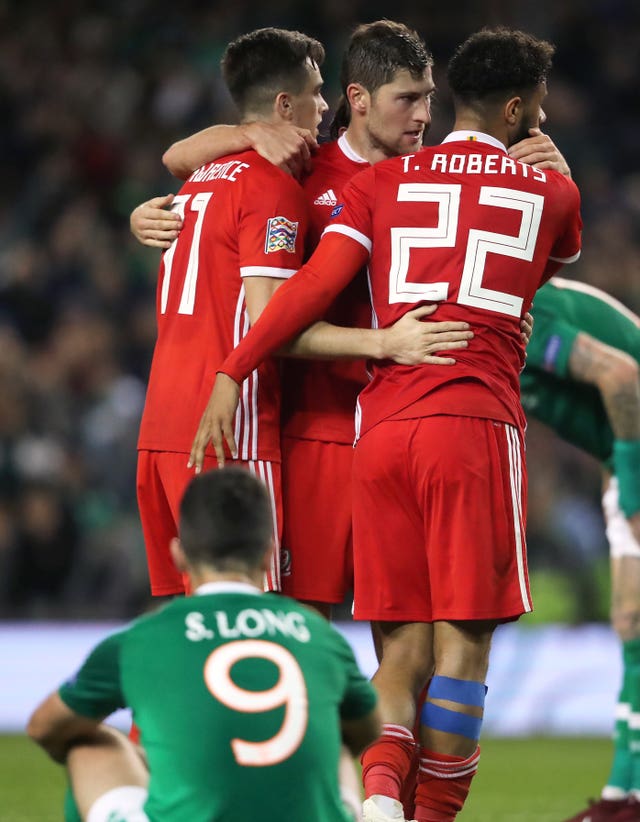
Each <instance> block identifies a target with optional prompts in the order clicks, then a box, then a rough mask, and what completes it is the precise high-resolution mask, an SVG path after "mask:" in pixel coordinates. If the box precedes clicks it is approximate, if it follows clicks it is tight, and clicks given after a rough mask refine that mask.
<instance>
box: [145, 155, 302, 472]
mask: <svg viewBox="0 0 640 822" xmlns="http://www.w3.org/2000/svg"><path fill="white" fill-rule="evenodd" d="M173 208H174V210H177V211H178V212H179V213H180V215H181V216H182V217H183V220H184V228H183V229H182V231H181V232H180V235H179V237H178V239H177V240H176V241H175V242H174V243H173V245H172V246H171V248H169V249H168V250H167V251H166V252H165V253H164V254H163V257H162V261H161V263H160V270H159V275H158V290H157V303H156V314H157V321H158V339H157V342H156V347H155V351H154V354H153V361H152V365H151V373H150V376H149V385H148V389H147V399H146V404H145V409H144V414H143V417H142V424H141V428H140V437H139V441H138V447H139V448H141V449H145V450H153V451H178V452H184V453H189V451H190V449H191V444H192V442H193V438H194V436H195V433H196V430H197V427H198V423H199V421H200V417H201V415H202V412H203V411H204V409H205V406H206V404H207V401H208V399H209V395H210V393H211V389H212V387H213V381H214V377H215V373H216V370H217V369H218V368H219V366H220V364H221V363H222V362H223V360H224V358H225V357H226V356H227V355H228V354H229V352H230V351H232V350H233V348H234V346H235V345H237V344H238V343H239V341H240V340H241V339H242V338H243V337H244V336H245V334H246V333H247V331H248V329H249V316H248V313H247V311H246V305H245V289H244V285H243V279H244V278H245V277H252V276H261V277H275V278H288V277H290V276H291V275H292V274H294V273H295V272H296V271H297V270H298V268H300V266H301V264H302V261H303V258H304V240H305V233H306V231H307V227H308V208H307V205H306V198H305V197H304V195H303V192H302V189H301V188H300V186H299V185H298V184H297V183H296V182H295V180H293V178H291V177H290V176H288V175H287V174H285V173H284V172H283V171H281V170H280V169H278V168H276V167H275V166H273V165H272V164H271V163H269V162H268V161H266V160H264V159H263V158H262V157H260V156H258V154H256V153H255V152H253V151H251V152H244V153H242V154H235V155H229V156H227V157H223V158H221V159H219V160H217V161H216V162H214V163H208V164H207V165H204V166H202V168H200V169H198V170H197V171H195V172H194V173H193V174H192V175H191V177H190V178H189V179H188V180H187V181H186V183H185V184H184V185H183V187H182V188H181V189H180V192H179V193H178V195H177V196H176V197H175V200H174V204H173ZM279 430H280V379H279V373H278V367H277V364H276V362H275V361H271V360H268V361H266V362H265V363H264V364H263V365H261V366H260V367H259V368H258V369H257V370H256V371H254V372H253V373H251V374H250V375H249V377H248V379H247V380H246V381H245V382H244V384H243V386H242V391H241V402H240V407H239V409H238V415H237V417H236V437H237V442H238V458H239V459H242V460H279V458H280V446H279V439H280V438H279ZM207 453H212V454H213V453H214V452H213V450H211V451H208V452H207Z"/></svg>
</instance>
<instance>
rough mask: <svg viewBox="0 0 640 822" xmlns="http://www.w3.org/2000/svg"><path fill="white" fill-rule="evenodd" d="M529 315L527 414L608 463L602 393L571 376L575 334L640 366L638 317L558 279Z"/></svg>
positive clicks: (523, 381)
mask: <svg viewBox="0 0 640 822" xmlns="http://www.w3.org/2000/svg"><path fill="white" fill-rule="evenodd" d="M531 313H532V314H533V316H534V319H535V323H534V326H533V335H532V337H531V342H530V343H529V346H528V348H527V360H526V365H525V368H524V371H523V372H522V374H521V378H520V387H521V392H522V405H523V407H524V410H525V412H526V413H527V414H528V415H531V416H532V417H536V418H537V419H539V420H540V421H541V422H543V423H545V424H546V425H548V426H550V427H551V428H553V429H554V431H556V432H557V433H558V434H559V435H560V436H561V437H562V438H563V439H565V440H567V441H568V442H570V443H572V444H573V445H576V446H578V447H579V448H582V449H583V450H585V451H587V453H589V454H591V455H592V456H594V457H596V458H597V459H599V460H601V461H602V462H608V460H609V459H610V457H611V451H612V446H613V432H612V430H611V426H610V424H609V420H608V418H607V413H606V411H605V408H604V405H603V404H602V399H601V396H600V392H599V391H598V390H597V388H595V387H594V386H591V385H587V384H585V383H581V382H577V381H576V380H573V379H572V378H571V377H570V376H569V374H568V365H569V355H570V353H571V348H572V346H573V343H574V340H575V338H576V335H577V334H578V333H579V332H585V333H587V334H589V335H591V336H592V337H595V338H596V339H598V340H601V341H602V342H604V343H606V344H607V345H610V346H612V347H613V348H618V349H620V350H622V351H626V352H627V353H628V354H630V355H631V356H632V357H634V358H635V359H636V360H637V361H638V362H640V319H639V318H638V317H636V315H635V314H633V313H632V312H631V311H629V310H628V309H627V308H626V307H625V306H624V305H622V303H620V302H618V301H617V300H615V299H614V298H613V297H610V296H609V295H608V294H605V292H604V291H600V290H599V289H597V288H593V287H592V286H588V285H584V284H582V283H578V282H574V281H572V280H564V279H561V278H559V277H553V278H552V279H551V280H550V281H549V282H548V283H547V284H546V285H544V286H543V287H542V288H541V289H540V290H539V291H538V292H537V293H536V296H535V298H534V301H533V308H532V312H531Z"/></svg>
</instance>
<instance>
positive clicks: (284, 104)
mask: <svg viewBox="0 0 640 822" xmlns="http://www.w3.org/2000/svg"><path fill="white" fill-rule="evenodd" d="M273 108H274V111H275V113H276V115H277V116H278V118H279V119H280V120H284V121H285V122H287V123H288V122H290V121H291V120H292V118H293V103H292V100H291V95H290V94H289V93H288V92H286V91H281V92H280V93H279V94H278V96H277V97H276V99H275V102H274V104H273Z"/></svg>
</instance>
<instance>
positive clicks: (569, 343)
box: [526, 301, 580, 377]
mask: <svg viewBox="0 0 640 822" xmlns="http://www.w3.org/2000/svg"><path fill="white" fill-rule="evenodd" d="M531 313H532V314H533V319H534V323H533V334H532V335H531V342H530V343H529V345H528V346H527V363H526V364H527V365H528V366H530V367H531V368H539V369H540V370H542V371H547V372H550V373H552V374H555V375H556V376H557V377H567V376H568V375H569V356H570V354H571V349H572V348H573V343H574V341H575V338H576V336H577V335H578V333H579V331H580V329H578V328H576V327H575V326H574V325H571V323H568V322H565V321H563V320H560V319H558V317H557V316H556V315H555V314H553V313H552V312H550V311H547V310H545V309H543V308H538V309H536V305H535V301H534V305H533V308H532V309H531Z"/></svg>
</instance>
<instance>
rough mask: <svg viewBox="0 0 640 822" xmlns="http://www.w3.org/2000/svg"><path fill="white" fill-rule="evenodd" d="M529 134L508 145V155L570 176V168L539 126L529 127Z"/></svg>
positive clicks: (528, 163)
mask: <svg viewBox="0 0 640 822" xmlns="http://www.w3.org/2000/svg"><path fill="white" fill-rule="evenodd" d="M529 134H530V135H531V137H526V138H525V139H524V140H520V142H519V143H514V144H513V145H512V146H510V147H509V149H508V152H509V156H510V157H512V158H513V159H514V160H520V161H521V162H522V163H527V165H530V166H535V167H536V168H550V169H553V171H559V172H560V174H564V175H565V176H566V177H571V169H570V168H569V166H568V164H567V161H566V160H565V159H564V157H563V156H562V154H560V152H559V151H558V148H557V146H556V144H555V143H554V142H553V140H552V139H551V137H549V135H548V134H543V133H542V132H541V131H540V129H539V128H530V129H529Z"/></svg>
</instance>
